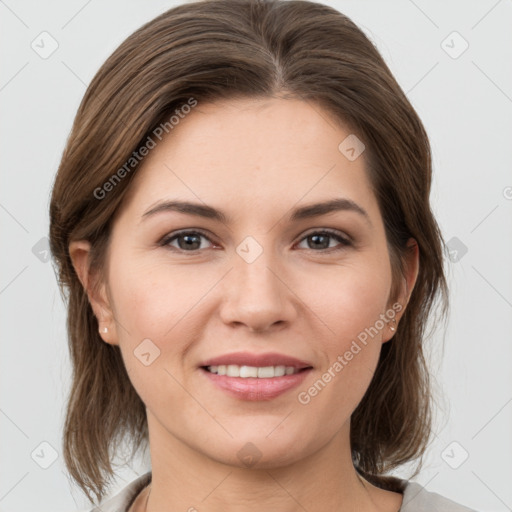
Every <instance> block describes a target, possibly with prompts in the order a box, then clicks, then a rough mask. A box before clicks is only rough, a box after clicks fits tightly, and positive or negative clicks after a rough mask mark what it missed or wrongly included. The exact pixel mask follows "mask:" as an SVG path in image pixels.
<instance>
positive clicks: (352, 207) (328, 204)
mask: <svg viewBox="0 0 512 512" xmlns="http://www.w3.org/2000/svg"><path fill="white" fill-rule="evenodd" d="M337 211H349V212H354V213H357V214H359V215H361V216H362V217H363V218H364V219H365V220H366V221H367V222H368V223H369V224H370V225H372V222H371V220H370V216H369V215H368V212H367V211H366V210H365V209H364V208H363V207H361V206H359V205H358V204H357V203H355V202H354V201H352V200H351V199H345V198H338V199H332V200H330V201H325V202H321V203H314V204H309V205H306V206H301V207H300V208H296V209H295V210H293V211H292V214H291V215H290V217H289V219H290V221H291V222H297V221H299V220H304V219H310V218H313V217H319V216H321V215H327V214H329V213H333V212H337ZM161 212H179V213H184V214H187V215H196V216H198V217H203V218H206V219H212V220H216V221H219V222H222V223H223V224H229V222H230V218H229V216H228V215H227V214H226V213H224V212H223V211H222V210H218V209H216V208H213V207H211V206H208V205H205V204H200V203H191V202H188V201H162V202H159V203H157V204H156V205H154V206H152V207H151V208H150V209H149V210H147V211H146V212H144V213H143V215H142V219H141V221H142V220H145V219H146V218H148V217H150V216H153V215H156V214H157V213H161Z"/></svg>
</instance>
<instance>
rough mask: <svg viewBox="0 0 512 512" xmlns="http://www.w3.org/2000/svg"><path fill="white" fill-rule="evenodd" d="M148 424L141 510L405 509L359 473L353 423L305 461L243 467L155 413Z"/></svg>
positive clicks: (312, 511)
mask: <svg viewBox="0 0 512 512" xmlns="http://www.w3.org/2000/svg"><path fill="white" fill-rule="evenodd" d="M148 423H149V426H150V428H149V432H150V451H151V466H152V481H151V487H150V488H149V489H147V490H146V491H145V493H143V494H144V496H142V495H141V496H140V498H141V502H142V503H143V506H142V507H141V508H140V510H141V512H145V511H146V510H147V512H153V511H156V510H157V511H159V512H171V511H173V510H183V511H189V512H197V511H199V510H200V511H202V512H203V511H204V512H231V511H236V512H253V511H254V512H256V511H258V512H259V511H261V510H279V511H282V512H296V511H304V510H307V511H308V512H320V511H322V512H324V511H325V510H344V511H347V512H348V511H359V512H361V511H365V512H367V511H368V512H370V511H372V512H373V511H377V510H379V511H384V510H389V511H390V512H396V511H397V510H398V509H399V507H400V503H401V495H398V494H396V493H390V492H388V491H383V490H381V489H377V488H376V487H374V486H372V485H370V484H369V483H368V482H366V481H364V480H363V479H362V478H361V477H360V476H359V475H358V474H357V472H356V470H355V468H354V466H353V464H352V457H351V453H350V442H349V426H348V425H347V426H346V427H343V428H342V429H341V430H340V431H339V432H338V433H337V435H336V436H335V437H334V438H333V439H332V440H331V441H330V442H329V443H328V444H327V445H325V446H323V447H321V448H320V449H318V450H316V451H314V450H312V451H311V453H310V454H309V455H308V456H306V457H303V458H301V459H300V460H296V461H290V462H288V463H287V464H284V463H283V462H282V461H281V462H279V461H278V459H279V457H276V458H275V459H274V460H273V461H271V462H267V463H266V464H265V465H264V466H265V467H260V466H259V465H258V464H256V465H255V467H241V462H240V461H239V460H238V459H237V461H236V462H235V463H234V464H229V463H225V462H223V461H220V460H219V457H218V458H217V459H214V458H213V457H207V456H205V454H204V453H201V452H199V451H198V450H195V449H194V448H193V447H190V446H188V445H186V444H185V443H182V442H181V441H180V440H179V439H177V438H176V437H174V436H171V435H170V434H169V432H168V431H166V430H165V429H163V428H162V427H161V425H159V424H158V423H157V422H156V420H155V419H154V418H150V417H149V415H148ZM281 456H282V457H283V456H284V457H286V454H281ZM237 463H238V464H237ZM256 466H257V467H256ZM391 495H394V496H391ZM148 497H149V499H147V498H148ZM137 501H139V500H137ZM146 501H147V509H146ZM139 503H140V502H139ZM376 503H378V504H379V506H377V505H376ZM383 504H384V507H383ZM137 510H139V507H137Z"/></svg>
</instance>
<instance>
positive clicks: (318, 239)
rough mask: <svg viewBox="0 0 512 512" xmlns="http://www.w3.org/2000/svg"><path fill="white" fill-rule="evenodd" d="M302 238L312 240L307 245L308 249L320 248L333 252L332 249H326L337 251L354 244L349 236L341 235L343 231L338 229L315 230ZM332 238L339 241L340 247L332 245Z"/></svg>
mask: <svg viewBox="0 0 512 512" xmlns="http://www.w3.org/2000/svg"><path fill="white" fill-rule="evenodd" d="M302 240H306V241H310V242H311V243H308V247H306V248H307V249H312V250H315V249H320V250H323V251H324V252H331V251H330V250H329V251H326V250H327V249H332V250H334V251H337V250H341V249H344V248H345V247H348V246H350V245H352V243H351V242H350V240H349V239H348V238H347V237H345V236H343V235H341V233H339V232H338V231H330V230H325V229H324V230H322V231H314V232H312V233H309V234H308V235H306V236H305V237H304V238H302ZM302 240H301V241H302ZM332 240H336V241H337V242H339V244H338V247H336V246H335V247H333V246H331V244H330V242H331V241H332ZM316 252H319V251H316Z"/></svg>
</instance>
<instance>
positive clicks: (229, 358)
mask: <svg viewBox="0 0 512 512" xmlns="http://www.w3.org/2000/svg"><path fill="white" fill-rule="evenodd" d="M230 364H234V365H237V366H256V367H265V366H291V367H293V368H297V369H299V370H301V369H303V368H312V367H313V365H312V364H311V363H309V362H307V361H302V360H300V359H297V358H295V357H292V356H288V355H285V354H279V353H277V352H265V353H263V354H251V353H250V352H233V353H231V354H225V355H222V356H217V357H213V358H211V359H207V360H205V361H203V362H202V363H200V365H199V366H200V367H206V366H220V365H230Z"/></svg>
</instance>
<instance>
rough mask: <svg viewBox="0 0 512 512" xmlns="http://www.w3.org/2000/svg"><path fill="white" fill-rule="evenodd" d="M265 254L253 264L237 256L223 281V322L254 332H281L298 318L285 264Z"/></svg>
mask: <svg viewBox="0 0 512 512" xmlns="http://www.w3.org/2000/svg"><path fill="white" fill-rule="evenodd" d="M270 252H271V251H265V250H264V251H263V252H262V253H261V254H260V255H259V257H258V258H257V259H256V260H255V261H252V262H250V263H249V262H248V261H246V260H244V258H242V257H241V256H239V255H238V254H235V255H234V257H233V268H232V269H231V271H230V272H228V274H227V275H226V277H225V279H224V280H223V287H224V288H223V290H222V297H223V299H222V305H221V310H220V315H221V318H222V320H223V322H224V323H226V324H227V325H231V326H238V327H239V326H245V327H246V328H247V329H248V330H249V331H251V332H266V331H272V330H279V329H282V328H284V327H285V326H286V325H290V323H291V322H293V320H294V318H295V317H296V315H297V305H298V303H299V302H300V301H298V300H297V295H296V294H294V293H293V290H291V288H290V287H289V285H287V283H286V281H287V279H286V275H285V272H284V270H283V266H282V265H278V264H277V262H276V259H275V258H271V255H270Z"/></svg>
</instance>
